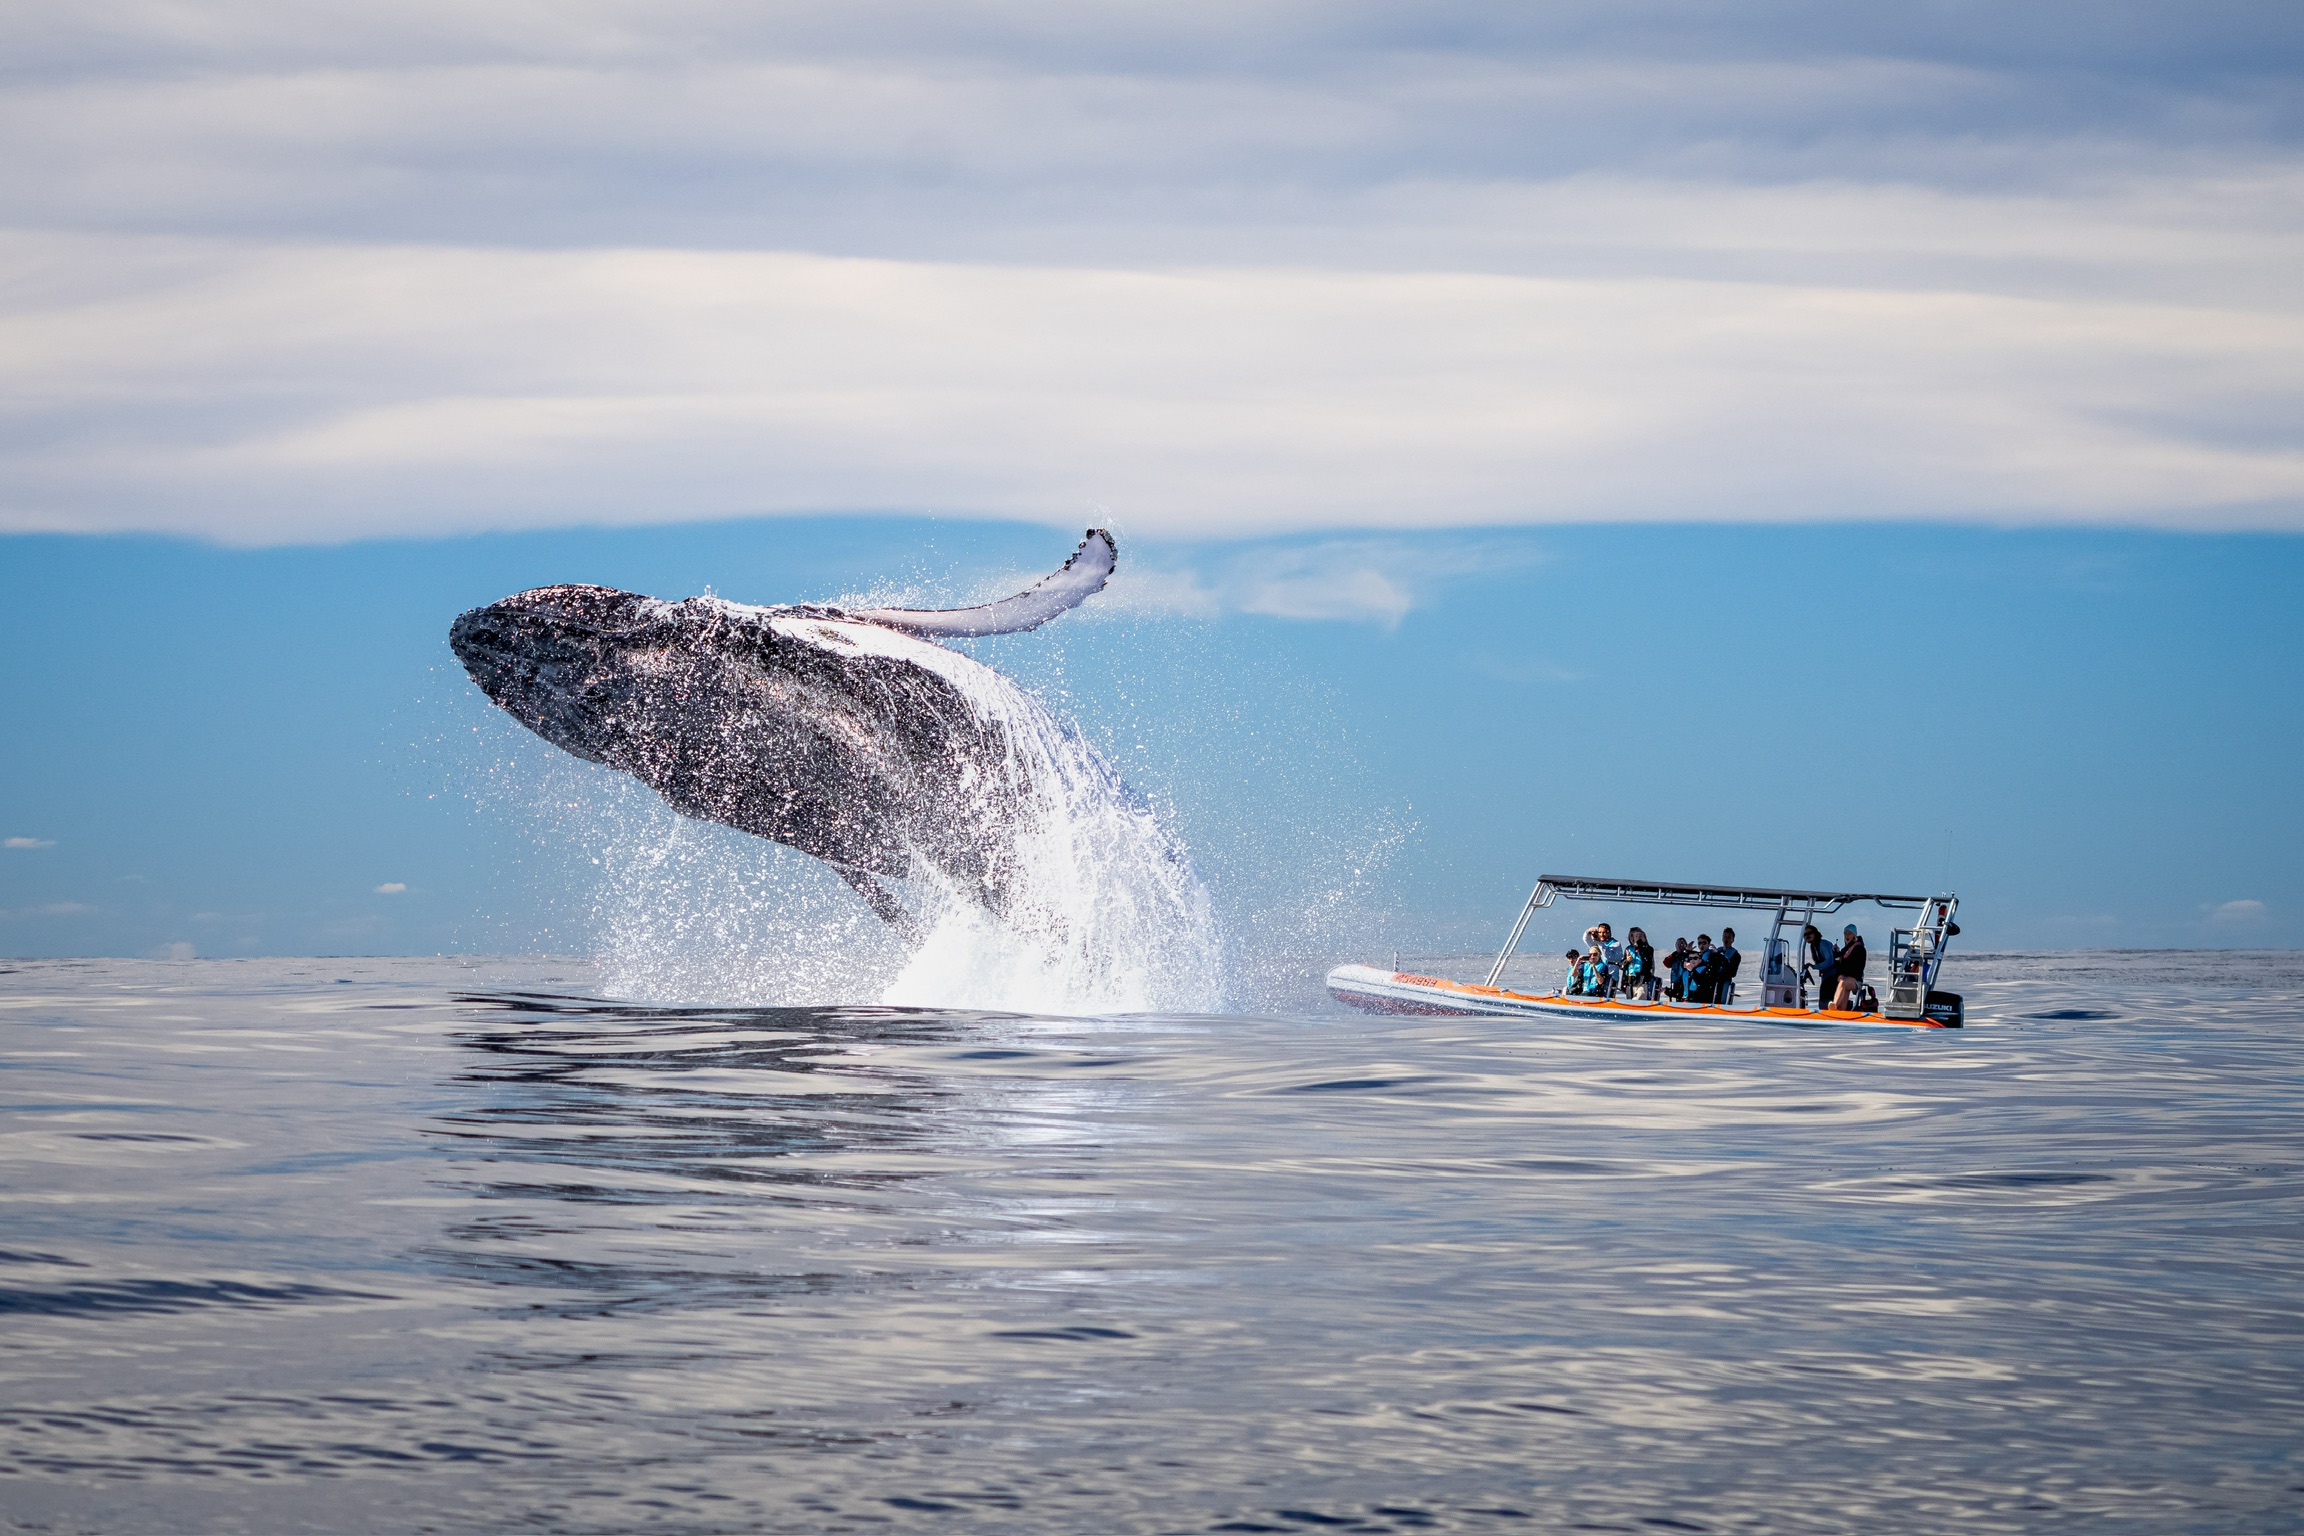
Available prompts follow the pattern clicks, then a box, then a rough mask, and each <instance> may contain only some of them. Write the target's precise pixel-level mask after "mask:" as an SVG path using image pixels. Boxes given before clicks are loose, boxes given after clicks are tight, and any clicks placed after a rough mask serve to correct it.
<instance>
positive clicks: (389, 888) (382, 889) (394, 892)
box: [376, 880, 408, 896]
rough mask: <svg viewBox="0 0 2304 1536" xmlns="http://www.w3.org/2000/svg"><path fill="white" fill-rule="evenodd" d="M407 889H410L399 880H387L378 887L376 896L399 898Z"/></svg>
mask: <svg viewBox="0 0 2304 1536" xmlns="http://www.w3.org/2000/svg"><path fill="white" fill-rule="evenodd" d="M407 889H408V887H407V886H406V885H405V884H403V883H402V882H400V881H398V880H387V881H385V882H384V883H383V884H382V885H380V886H378V887H376V894H377V895H379V896H398V895H400V894H401V893H402V892H404V891H406V890H407Z"/></svg>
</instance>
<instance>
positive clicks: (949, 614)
mask: <svg viewBox="0 0 2304 1536" xmlns="http://www.w3.org/2000/svg"><path fill="white" fill-rule="evenodd" d="M1119 561H1120V551H1119V547H1118V546H1117V545H1115V544H1114V543H1113V542H1112V535H1111V533H1110V532H1109V531H1107V530H1105V529H1102V528H1091V529H1089V530H1088V537H1086V538H1084V539H1082V540H1081V541H1080V547H1079V548H1078V549H1076V550H1074V551H1072V558H1071V559H1069V560H1067V561H1065V562H1064V564H1063V567H1062V568H1061V569H1059V570H1055V571H1051V572H1049V573H1048V574H1047V575H1045V576H1043V577H1041V578H1040V579H1039V580H1038V581H1036V582H1034V583H1032V585H1030V586H1028V587H1026V588H1025V589H1024V590H1023V591H1021V592H1019V593H1017V594H1016V595H1015V596H1014V597H1004V598H1002V599H1000V601H998V602H996V603H984V604H982V605H980V606H978V607H975V608H863V609H851V610H849V614H848V616H849V617H850V618H852V619H859V620H862V621H863V622H864V623H867V624H884V625H886V626H887V627H888V628H890V629H901V630H903V631H904V632H905V633H907V634H913V635H952V636H968V635H1013V634H1016V633H1018V632H1019V631H1022V630H1027V629H1038V628H1039V627H1040V626H1041V625H1043V624H1045V623H1047V622H1048V621H1049V620H1050V619H1052V618H1054V617H1056V616H1057V615H1058V614H1060V613H1063V612H1065V611H1066V610H1067V609H1071V608H1077V607H1078V606H1079V605H1080V604H1081V603H1082V602H1084V601H1086V600H1087V599H1088V598H1090V597H1093V596H1094V595H1095V594H1097V593H1098V592H1101V591H1103V590H1104V583H1105V582H1106V581H1108V580H1109V579H1111V576H1112V568H1113V567H1114V566H1115V565H1117V564H1118V563H1119ZM866 899H867V900H869V899H870V898H869V897H867V898H866Z"/></svg>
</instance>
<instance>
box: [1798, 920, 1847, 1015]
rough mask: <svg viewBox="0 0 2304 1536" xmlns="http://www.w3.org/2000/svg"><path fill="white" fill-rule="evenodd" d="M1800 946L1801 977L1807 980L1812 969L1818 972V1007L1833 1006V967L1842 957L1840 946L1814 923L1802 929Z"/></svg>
mask: <svg viewBox="0 0 2304 1536" xmlns="http://www.w3.org/2000/svg"><path fill="white" fill-rule="evenodd" d="M1800 948H1801V951H1802V954H1801V958H1800V976H1801V979H1802V980H1806V979H1807V976H1808V973H1809V972H1810V971H1814V972H1815V973H1816V1008H1817V1011H1818V1012H1822V1011H1823V1010H1824V1009H1826V1008H1829V1007H1831V1006H1832V979H1833V974H1834V973H1833V970H1832V967H1833V965H1834V964H1835V963H1836V962H1837V961H1838V960H1839V958H1840V951H1839V948H1838V947H1837V946H1836V945H1834V944H1833V942H1832V941H1831V940H1830V939H1828V938H1826V937H1824V935H1823V934H1822V933H1819V932H1818V931H1817V929H1816V925H1815V924H1814V923H1810V924H1809V925H1808V926H1807V927H1806V928H1804V929H1802V930H1801V932H1800ZM1802 1006H1803V1007H1805V1006H1806V1004H1802Z"/></svg>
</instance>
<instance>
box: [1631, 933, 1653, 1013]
mask: <svg viewBox="0 0 2304 1536" xmlns="http://www.w3.org/2000/svg"><path fill="white" fill-rule="evenodd" d="M1623 990H1624V994H1625V995H1626V996H1627V997H1636V998H1638V999H1640V1000H1641V1001H1642V1002H1644V1003H1652V1002H1654V1001H1656V946H1655V945H1653V944H1651V943H1649V942H1648V934H1647V931H1646V930H1645V929H1641V928H1634V929H1631V930H1630V931H1628V932H1627V933H1626V934H1625V935H1624V981H1623Z"/></svg>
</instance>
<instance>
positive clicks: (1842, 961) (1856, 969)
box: [1832, 923, 1864, 1013]
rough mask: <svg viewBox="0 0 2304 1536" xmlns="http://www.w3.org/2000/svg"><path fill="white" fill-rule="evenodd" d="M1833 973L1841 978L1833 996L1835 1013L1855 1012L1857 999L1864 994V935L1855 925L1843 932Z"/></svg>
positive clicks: (1850, 925)
mask: <svg viewBox="0 0 2304 1536" xmlns="http://www.w3.org/2000/svg"><path fill="white" fill-rule="evenodd" d="M1832 971H1833V974H1834V975H1836V976H1838V977H1839V978H1840V985H1839V987H1838V989H1837V990H1835V991H1834V992H1833V994H1832V1009H1833V1011H1834V1012H1835V1013H1853V1012H1855V1011H1856V1002H1857V999H1858V998H1859V997H1861V996H1862V995H1863V992H1864V935H1862V934H1860V933H1858V932H1857V931H1856V925H1855V924H1854V923H1850V924H1849V925H1848V926H1847V927H1846V928H1844V929H1842V930H1841V938H1840V958H1839V959H1838V960H1836V961H1834V962H1833V965H1832Z"/></svg>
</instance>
